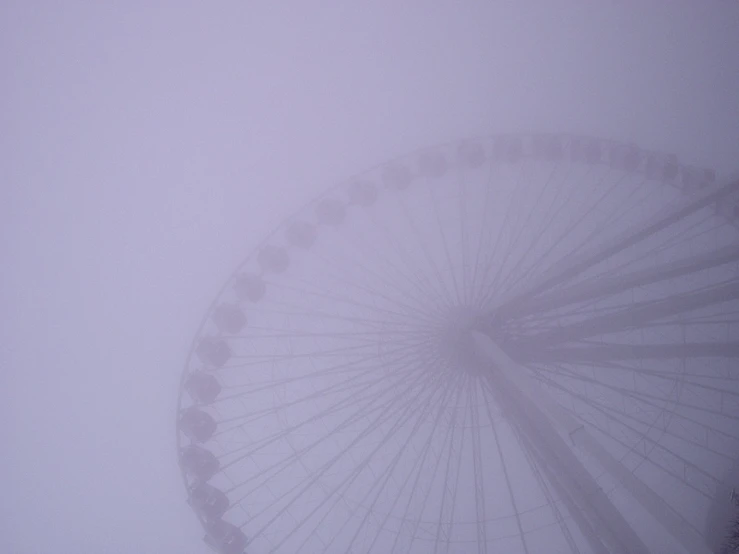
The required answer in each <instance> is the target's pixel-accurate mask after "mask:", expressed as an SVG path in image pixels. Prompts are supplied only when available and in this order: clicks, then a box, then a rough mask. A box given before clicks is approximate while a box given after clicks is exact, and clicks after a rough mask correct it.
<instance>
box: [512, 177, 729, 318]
mask: <svg viewBox="0 0 739 554" xmlns="http://www.w3.org/2000/svg"><path fill="white" fill-rule="evenodd" d="M737 190H739V181H733V182H730V183H728V184H726V185H724V186H722V187H720V188H717V189H715V190H711V191H708V192H705V193H703V194H701V195H700V197H698V198H689V199H687V200H686V201H684V202H682V203H680V205H679V206H678V207H677V208H674V207H671V206H670V207H669V208H668V209H667V210H664V211H665V212H666V213H663V214H660V217H659V219H658V220H657V221H655V222H653V223H647V224H646V225H642V226H640V227H638V228H637V229H636V230H631V229H629V230H628V231H627V232H626V233H623V234H622V235H621V236H619V237H616V238H615V239H614V240H611V241H609V243H608V244H606V245H603V246H600V245H599V246H598V247H597V248H594V249H591V251H590V252H586V253H584V254H582V255H581V256H579V259H577V260H566V261H565V262H563V263H560V264H555V267H554V268H553V269H552V270H551V271H550V272H549V273H550V275H549V276H546V277H544V278H542V279H541V280H539V282H538V283H537V284H536V285H534V286H532V287H530V288H529V289H528V290H527V291H526V292H525V293H523V294H520V295H519V296H518V297H516V298H515V299H513V300H509V301H507V302H505V303H503V304H502V306H499V307H498V309H501V308H503V307H507V306H508V305H511V304H514V303H515V302H517V301H520V300H521V299H522V298H527V297H530V296H532V295H536V294H539V293H541V292H543V291H544V290H546V289H549V288H551V287H552V286H554V285H556V284H558V283H561V282H564V281H567V280H569V279H571V278H572V277H573V276H575V275H577V274H580V273H582V272H583V271H585V270H586V269H588V268H590V267H592V266H593V265H595V264H597V263H600V262H601V261H603V260H605V259H607V258H609V257H611V256H613V255H614V254H617V253H619V252H621V251H623V250H625V249H626V248H629V247H631V246H634V245H635V244H638V243H639V242H642V241H644V240H645V239H647V238H649V237H651V236H652V235H654V234H656V233H658V232H660V231H662V230H663V229H666V228H668V227H670V226H671V225H674V224H675V223H676V222H677V221H680V220H681V219H684V218H685V217H687V216H689V215H692V214H693V213H695V212H697V211H699V210H701V209H704V208H706V207H708V206H710V205H711V204H714V203H715V202H718V201H720V200H722V199H723V198H726V197H727V196H729V195H731V194H734V193H736V191H737ZM557 265H559V266H561V267H557Z"/></svg>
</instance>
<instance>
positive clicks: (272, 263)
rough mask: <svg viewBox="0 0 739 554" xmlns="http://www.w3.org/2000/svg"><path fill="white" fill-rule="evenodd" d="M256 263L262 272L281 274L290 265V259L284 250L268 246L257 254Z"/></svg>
mask: <svg viewBox="0 0 739 554" xmlns="http://www.w3.org/2000/svg"><path fill="white" fill-rule="evenodd" d="M257 263H258V264H259V265H260V266H261V268H262V269H263V270H264V271H269V272H271V273H282V272H284V271H285V270H286V269H287V268H288V266H289V265H290V257H289V256H288V254H287V251H286V250H285V249H284V248H282V247H280V246H274V245H268V246H265V247H264V248H262V249H261V250H260V251H259V254H257Z"/></svg>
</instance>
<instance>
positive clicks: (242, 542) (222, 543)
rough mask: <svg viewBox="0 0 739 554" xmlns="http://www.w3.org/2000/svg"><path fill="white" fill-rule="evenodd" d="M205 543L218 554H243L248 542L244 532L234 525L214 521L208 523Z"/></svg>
mask: <svg viewBox="0 0 739 554" xmlns="http://www.w3.org/2000/svg"><path fill="white" fill-rule="evenodd" d="M206 531H207V535H206V536H205V542H206V544H208V546H210V547H211V548H214V549H215V550H216V552H219V553H220V554H243V552H244V548H246V544H247V542H248V540H247V538H246V535H245V534H244V532H243V531H242V530H241V529H239V528H238V527H236V526H235V525H233V524H231V523H228V522H226V521H223V520H222V519H216V520H213V521H211V522H209V523H208V526H207V528H206Z"/></svg>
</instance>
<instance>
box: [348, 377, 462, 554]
mask: <svg viewBox="0 0 739 554" xmlns="http://www.w3.org/2000/svg"><path fill="white" fill-rule="evenodd" d="M451 392H452V390H451V388H450V387H444V386H443V381H441V383H440V386H439V388H437V389H436V390H434V391H432V395H435V394H436V393H441V398H440V399H438V400H437V401H436V402H433V400H434V399H433V396H430V397H429V398H428V400H427V401H426V402H425V404H424V405H423V408H422V411H421V413H419V414H418V417H417V418H416V421H415V423H414V425H413V427H412V428H411V430H410V432H409V435H410V436H415V435H416V434H417V433H418V432H419V430H420V427H421V423H422V422H423V421H424V420H425V419H426V417H428V415H429V414H430V413H431V411H432V409H433V408H436V412H437V413H436V417H435V418H434V426H433V427H432V429H431V431H430V433H429V436H428V438H427V440H426V444H425V445H424V448H423V453H422V454H420V455H418V456H416V459H415V461H414V463H413V466H412V467H411V469H410V472H409V473H412V472H413V471H414V470H415V469H416V468H418V474H417V475H420V472H421V469H423V466H424V464H425V461H426V456H427V454H428V449H429V446H430V444H431V441H432V439H433V436H434V428H435V425H436V424H437V423H438V421H439V419H440V418H441V415H442V414H443V413H444V400H446V399H447V398H448V397H449V395H450V394H451ZM410 444H411V441H405V442H404V444H403V445H402V446H401V448H400V449H399V450H398V452H397V453H396V454H395V456H394V457H393V459H392V460H391V461H390V463H389V464H388V465H387V467H386V468H385V470H383V473H382V474H381V475H380V476H379V477H380V479H379V480H378V481H377V483H376V485H375V486H373V487H370V488H369V489H368V490H367V492H366V494H365V496H364V498H363V499H362V500H361V501H360V502H359V505H360V506H361V505H363V504H364V502H366V501H367V499H368V498H369V496H370V495H371V494H372V492H373V491H374V489H377V491H376V493H375V495H374V499H373V500H372V503H371V504H370V506H369V507H368V508H365V517H364V518H363V520H362V522H361V523H360V525H359V527H357V529H356V531H355V533H354V535H353V537H352V539H351V541H350V542H349V544H348V545H347V547H346V549H347V550H348V551H350V552H351V551H352V548H353V546H354V543H355V542H356V540H357V538H358V536H359V533H360V531H361V530H362V528H363V527H364V525H365V524H366V523H367V520H368V519H369V516H370V515H371V514H372V513H373V512H374V510H375V507H376V505H377V503H378V501H379V499H380V496H381V494H382V492H383V490H384V489H385V487H386V486H387V485H388V483H389V482H390V480H391V478H392V477H393V473H394V471H395V470H396V469H397V467H398V464H399V462H400V460H401V458H402V456H403V454H405V453H406V452H407V449H408V447H409V446H410ZM410 482H411V481H410V478H407V479H406V481H405V483H404V484H403V485H402V486H400V487H398V490H397V495H396V496H395V499H394V500H393V502H392V503H391V504H390V506H389V508H388V512H387V515H386V517H385V520H384V521H383V522H382V523H381V525H380V531H382V529H383V528H384V527H385V525H386V523H387V521H388V519H389V517H390V513H391V510H393V509H394V508H395V506H396V504H397V502H398V501H399V500H400V498H401V495H402V494H403V491H404V490H405V487H406V486H407V485H408V484H409V483H410ZM415 483H416V484H417V479H416V481H415ZM414 491H415V488H414ZM411 498H412V497H411ZM409 502H410V500H409ZM406 514H407V512H406ZM404 521H405V517H403V518H402V519H401V526H402V523H403V522H404ZM400 534H401V532H398V533H397V534H396V539H395V540H396V543H397V540H398V538H399V537H400ZM379 536H380V533H379V532H378V533H377V534H376V535H375V540H374V541H373V542H372V544H370V546H369V548H370V549H372V548H373V547H374V545H375V543H376V541H377V539H379ZM396 543H394V544H393V548H392V551H391V552H394V551H395V545H396Z"/></svg>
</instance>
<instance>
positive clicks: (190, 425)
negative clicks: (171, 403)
mask: <svg viewBox="0 0 739 554" xmlns="http://www.w3.org/2000/svg"><path fill="white" fill-rule="evenodd" d="M217 427H218V425H217V423H216V422H215V420H214V419H213V417H211V415H210V414H208V413H206V412H204V411H202V410H199V409H197V408H195V407H192V408H187V409H186V410H185V411H184V412H183V413H182V416H180V430H181V431H182V432H183V433H185V435H187V437H189V438H190V440H192V441H193V442H205V441H207V440H208V439H209V438H211V437H212V436H213V433H215V431H216V428H217Z"/></svg>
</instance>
